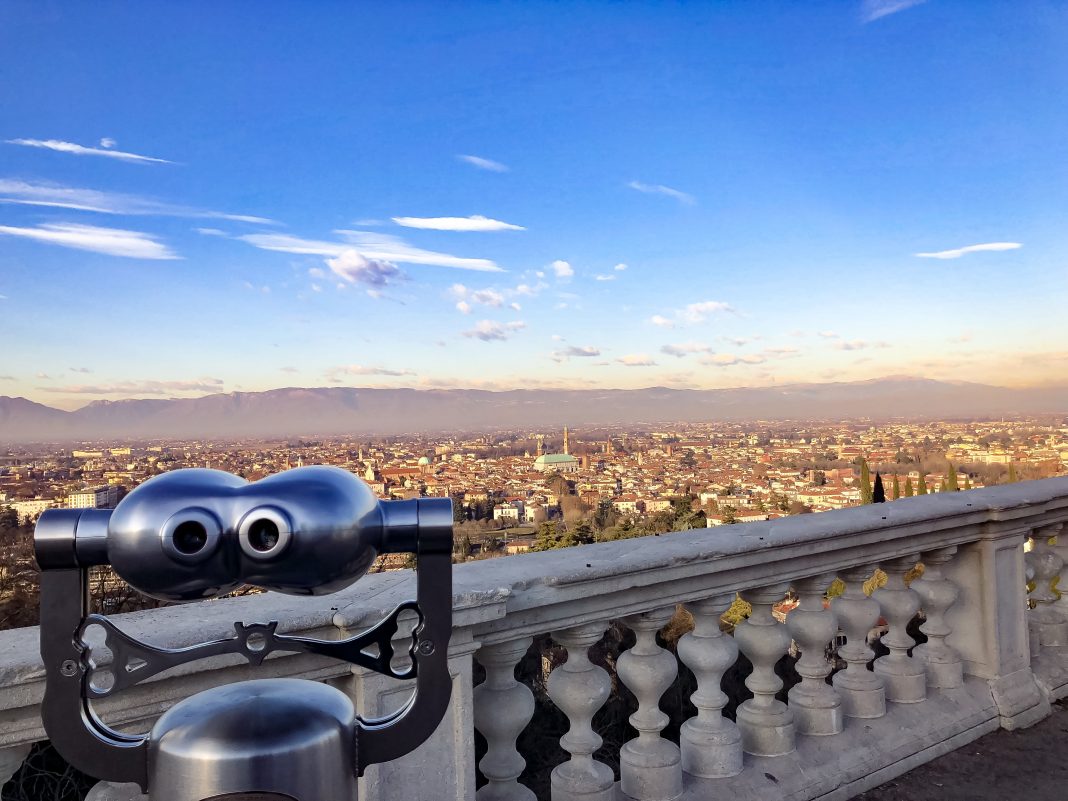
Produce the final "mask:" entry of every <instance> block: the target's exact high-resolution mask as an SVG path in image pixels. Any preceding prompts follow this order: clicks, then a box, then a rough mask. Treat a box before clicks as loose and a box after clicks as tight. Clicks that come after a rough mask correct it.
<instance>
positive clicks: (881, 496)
mask: <svg viewBox="0 0 1068 801" xmlns="http://www.w3.org/2000/svg"><path fill="white" fill-rule="evenodd" d="M871 502H872V503H886V490H884V489H883V477H882V476H881V475H879V473H878V472H876V473H875V486H874V487H873V488H872V491H871Z"/></svg>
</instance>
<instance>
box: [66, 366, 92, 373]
mask: <svg viewBox="0 0 1068 801" xmlns="http://www.w3.org/2000/svg"><path fill="white" fill-rule="evenodd" d="M70 371H71V372H72V373H91V372H93V371H92V370H90V369H89V368H88V367H71V368H70Z"/></svg>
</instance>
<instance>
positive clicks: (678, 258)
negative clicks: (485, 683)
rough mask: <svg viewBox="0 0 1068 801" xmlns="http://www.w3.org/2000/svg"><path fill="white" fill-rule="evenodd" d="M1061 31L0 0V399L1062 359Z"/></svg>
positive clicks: (915, 10) (966, 19) (818, 8)
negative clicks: (1, 396)
mask: <svg viewBox="0 0 1068 801" xmlns="http://www.w3.org/2000/svg"><path fill="white" fill-rule="evenodd" d="M1065 41H1068V6H1066V5H1064V4H1061V3H1039V2H1033V3H1032V2H1027V3H1022V4H1007V3H994V2H948V0H928V2H918V3H917V2H908V0H883V1H882V2H844V1H843V2H826V3H760V2H752V3H742V2H724V3H675V4H668V3H648V4H640V3H635V4H626V5H622V4H609V3H521V4H520V3H468V4H462V5H456V4H433V3H427V4H419V3H401V4H385V3H383V4H363V5H359V6H357V5H353V4H349V3H315V4H299V3H292V4H282V3H230V4H212V3H184V4H173V3H172V4H156V3H150V2H142V3H136V4H131V3H93V4H77V5H75V4H64V3H44V2H33V3H30V2H10V3H5V4H3V5H2V6H0V78H2V80H0V109H2V112H0V296H2V299H0V338H2V341H3V343H4V345H3V346H2V348H0V353H2V356H0V394H7V395H23V396H26V397H29V398H31V399H33V400H37V401H40V402H43V403H48V404H50V405H54V406H61V407H64V408H74V407H77V406H79V405H82V404H84V403H87V402H89V401H92V400H97V399H101V398H106V399H116V398H124V397H167V396H190V395H200V394H206V393H208V392H218V391H224V392H229V391H235V390H259V389H267V388H272V387H279V386H415V387H452V386H460V387H482V388H490V389H506V388H516V387H547V386H548V387H556V386H567V387H638V386H653V385H668V386H678V387H723V386H740V385H769V384H775V383H788V382H793V381H841V380H858V379H867V378H873V377H877V376H884V375H899V374H909V375H923V376H928V377H932V378H941V379H952V380H975V381H985V382H990V383H997V384H1006V385H1025V384H1040V383H1068V370H1066V368H1068V323H1066V322H1065V321H1066V320H1068V259H1066V252H1068V251H1066V247H1068V219H1066V211H1068V48H1065V47H1064V46H1063V43H1064V42H1065ZM917 254H921V255H917Z"/></svg>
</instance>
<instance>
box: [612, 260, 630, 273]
mask: <svg viewBox="0 0 1068 801" xmlns="http://www.w3.org/2000/svg"><path fill="white" fill-rule="evenodd" d="M612 269H613V270H616V271H617V272H623V271H624V270H625V269H627V265H625V264H623V263H622V262H620V263H619V264H617V265H616V266H615V267H613V268H612Z"/></svg>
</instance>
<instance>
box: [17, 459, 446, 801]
mask: <svg viewBox="0 0 1068 801" xmlns="http://www.w3.org/2000/svg"><path fill="white" fill-rule="evenodd" d="M34 549H35V551H36V555H37V562H38V564H39V565H40V568H41V656H42V658H43V660H44V666H45V672H46V682H47V683H46V685H45V696H44V703H43V704H42V713H41V714H42V717H43V719H44V726H45V730H46V731H47V733H48V736H49V738H51V740H52V743H53V745H55V747H56V749H57V750H58V751H59V752H60V754H62V755H63V757H64V758H65V759H67V761H68V762H70V763H71V764H72V765H74V767H76V768H78V769H79V770H81V771H84V772H85V773H88V774H89V775H91V776H95V777H97V778H99V779H105V780H108V781H114V782H136V783H137V784H139V785H140V786H141V788H142V789H143V790H145V791H146V792H148V793H150V794H151V797H152V799H153V801H208V800H209V799H210V800H211V801H224V800H227V801H239V800H241V801H244V800H245V799H263V800H264V801H267V800H268V799H269V800H270V801H342V800H343V799H355V798H356V779H357V776H359V775H362V773H363V771H364V769H365V768H366V767H367V766H368V765H372V764H376V763H379V762H386V761H388V760H391V759H395V758H397V757H399V756H402V755H404V754H406V753H408V752H409V751H412V750H413V749H414V748H416V747H417V746H418V745H419V744H420V743H422V742H423V741H424V740H426V738H427V737H429V736H430V735H431V734H432V733H433V732H434V730H435V729H436V728H437V726H438V723H440V721H441V719H442V717H443V716H444V714H445V710H446V708H447V707H448V704H449V696H450V692H451V687H452V682H451V679H450V676H449V668H448V644H449V635H450V634H451V632H452V502H451V501H450V500H449V499H447V498H418V499H415V500H407V501H379V500H378V499H376V498H375V497H374V495H373V494H372V492H371V490H370V488H369V487H368V486H367V485H366V484H364V483H363V482H362V481H360V480H359V479H358V478H356V477H354V476H353V475H351V474H350V473H348V472H346V471H345V470H341V469H339V468H333V467H302V468H298V469H296V470H290V471H287V472H285V473H279V474H278V475H274V476H271V477H269V478H265V479H262V480H260V481H256V482H254V483H249V482H247V481H245V480H244V479H242V478H238V477H237V476H233V475H230V474H229V473H223V472H220V471H217V470H200V469H189V470H177V471H174V472H171V473H165V474H163V475H160V476H157V477H155V478H153V479H151V480H149V481H147V482H145V483H144V484H142V485H141V486H140V487H138V488H137V489H135V490H134V491H133V492H131V493H130V494H129V495H128V496H127V497H126V498H124V499H123V500H122V501H121V502H120V503H119V505H118V507H117V508H116V509H114V510H104V509H101V510H97V509H57V510H51V511H47V512H45V513H44V514H43V515H42V516H41V519H40V521H39V522H38V524H37V529H36V531H35V532H34ZM381 553H414V554H415V555H416V567H417V579H416V582H417V598H416V600H415V601H407V602H405V603H402V604H401V605H400V606H398V607H397V608H396V609H395V610H394V611H393V612H392V613H391V614H390V615H389V616H388V617H386V618H385V619H384V620H382V621H381V622H380V623H378V624H377V625H375V626H373V627H372V628H370V629H368V630H367V631H365V632H363V633H362V634H359V635H357V636H355V637H352V638H350V639H346V640H316V639H311V638H307V637H293V636H284V635H281V634H277V633H276V632H275V629H276V626H277V625H278V624H277V623H276V622H274V623H253V624H247V625H246V624H244V623H235V624H234V636H232V637H229V638H226V639H222V640H215V641H213V642H205V643H201V644H200V645H194V646H191V647H187V648H177V649H166V648H158V647H155V646H152V645H148V644H147V643H143V642H139V641H138V640H135V639H133V638H132V637H130V636H129V635H127V634H125V633H124V632H122V631H121V630H119V629H118V628H117V627H116V626H115V625H114V624H113V623H112V622H111V621H110V620H108V618H106V617H104V616H103V615H98V614H91V613H90V609H89V584H88V569H89V568H90V567H91V566H93V565H107V564H110V565H111V566H112V567H113V568H114V570H115V571H116V572H117V573H118V575H119V576H121V577H122V578H123V579H125V580H126V581H127V582H128V583H129V584H130V585H132V586H133V587H134V588H135V589H137V590H139V591H140V592H142V593H144V594H146V595H149V596H152V597H154V598H159V599H162V600H167V601H189V600H194V599H200V598H213V597H216V596H219V595H223V594H225V593H228V592H231V591H233V590H234V589H236V588H237V587H239V586H241V585H243V584H249V585H252V586H255V587H260V588H263V589H267V590H275V591H277V592H284V593H291V594H296V595H323V594H327V593H332V592H336V591H338V590H340V589H342V588H344V587H346V586H348V585H349V584H351V583H352V582H354V581H355V580H356V579H358V578H359V577H360V576H362V575H363V574H364V573H365V572H366V571H367V569H368V567H370V565H371V562H372V561H373V560H374V558H375V556H376V555H378V554H381ZM407 610H414V612H415V613H416V614H417V615H418V623H417V625H416V627H415V629H414V631H413V632H412V642H411V646H410V656H411V666H410V667H408V668H406V669H404V670H396V669H394V668H393V667H392V666H391V660H392V658H393V647H392V639H393V635H395V634H396V633H397V630H398V626H399V622H398V617H399V616H400V615H401V614H402V613H403V612H405V611H407ZM94 625H95V626H100V627H102V628H103V629H104V631H105V632H106V640H105V645H106V647H107V649H108V650H109V651H110V652H111V654H112V657H113V658H112V661H111V662H110V663H108V664H106V665H104V664H100V665H98V664H97V662H95V661H94V660H93V648H92V646H91V645H90V644H89V643H88V642H87V641H86V629H87V628H88V627H90V626H94ZM273 651H289V652H308V653H313V654H320V655H323V656H329V657H335V658H337V659H341V660H345V661H347V662H351V663H352V664H355V665H361V666H363V667H365V668H369V669H371V670H374V671H377V672H378V673H382V674H385V675H387V676H392V677H393V678H396V679H415V692H414V694H413V695H412V697H411V699H410V700H409V702H408V703H407V705H405V706H404V707H402V708H401V709H399V710H398V711H397V712H395V713H393V714H392V715H389V716H387V717H385V718H380V719H375V720H363V719H361V718H360V717H358V716H357V715H356V714H355V712H354V709H353V705H352V702H351V701H350V700H349V698H348V696H346V695H345V694H344V693H342V692H341V691H339V690H336V689H334V688H333V687H330V686H328V685H325V684H321V683H318V682H314V681H309V680H301V679H257V680H252V681H243V682H238V683H236V684H229V685H225V686H222V687H216V688H214V689H210V690H205V691H203V692H200V693H197V694H196V695H194V696H192V697H190V698H187V699H185V700H183V701H181V702H179V703H178V704H176V705H175V706H173V707H172V708H171V709H170V710H169V711H167V712H166V713H165V714H164V715H163V716H162V717H160V718H159V720H158V721H157V722H156V724H155V725H154V726H153V727H152V730H151V731H150V732H149V733H148V734H146V735H140V736H131V735H128V734H124V733H120V732H117V731H115V730H113V729H112V728H110V727H108V726H107V725H106V724H105V723H104V722H103V721H102V720H101V719H100V718H99V717H98V716H97V715H96V714H95V713H94V711H93V702H94V701H96V700H98V699H103V698H108V697H110V696H112V695H114V694H115V693H117V692H119V691H120V690H123V689H125V688H127V687H130V686H131V685H134V684H137V683H138V682H141V681H143V680H145V679H147V678H149V677H151V676H154V675H156V674H158V673H161V672H162V671H164V670H168V669H170V668H173V667H175V666H177V665H181V664H184V663H186V662H190V661H193V660H196V659H203V658H205V657H210V656H217V655H220V654H240V655H241V656H243V657H244V658H245V659H247V660H248V661H249V662H250V663H251V664H253V665H259V664H260V663H261V662H262V661H263V659H264V658H265V657H266V656H267V655H268V654H270V653H272V652H273Z"/></svg>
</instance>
